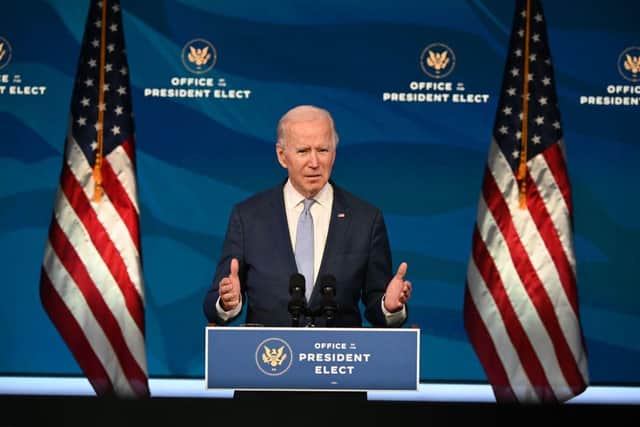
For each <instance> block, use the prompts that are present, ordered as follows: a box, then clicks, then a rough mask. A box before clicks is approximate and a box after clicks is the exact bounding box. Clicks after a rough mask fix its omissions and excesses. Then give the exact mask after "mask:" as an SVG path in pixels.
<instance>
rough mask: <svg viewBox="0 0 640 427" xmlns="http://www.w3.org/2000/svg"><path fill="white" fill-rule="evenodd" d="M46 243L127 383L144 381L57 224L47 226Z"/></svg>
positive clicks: (95, 290) (92, 284)
mask: <svg viewBox="0 0 640 427" xmlns="http://www.w3.org/2000/svg"><path fill="white" fill-rule="evenodd" d="M49 242H50V243H51V247H52V248H53V250H54V251H55V253H56V255H57V256H58V258H59V259H60V262H61V263H62V265H64V267H65V269H66V270H67V272H68V273H69V276H70V277H71V278H72V279H73V282H74V283H75V285H77V288H78V289H79V290H80V292H81V293H82V295H84V298H85V301H86V303H87V305H88V306H89V309H90V310H91V312H92V313H93V316H94V317H95V319H96V321H97V322H98V323H99V324H100V326H101V328H102V330H103V332H104V334H105V336H106V337H107V339H108V340H109V343H110V344H111V347H112V348H113V351H114V352H115V355H116V357H117V359H118V361H119V363H120V366H121V367H122V370H123V371H124V373H125V375H126V376H127V379H128V380H129V382H132V381H136V382H139V381H146V374H145V373H144V372H143V370H142V369H141V368H140V366H139V365H138V363H137V362H136V360H135V358H134V357H133V355H132V354H131V351H130V349H129V346H128V345H127V343H126V341H125V338H124V335H123V333H122V330H121V329H120V325H119V324H118V322H117V320H116V318H115V316H114V314H113V313H112V312H111V310H110V309H109V306H108V305H107V304H106V302H105V301H104V298H103V295H102V293H101V292H100V290H99V289H98V288H97V287H96V285H95V283H94V282H93V280H92V279H91V277H90V275H89V272H88V271H87V269H86V266H85V264H84V263H83V262H82V260H81V259H80V257H79V256H78V253H77V252H76V249H75V248H74V247H73V245H72V244H71V242H70V241H69V240H68V239H67V236H66V234H65V233H64V231H63V230H62V229H61V228H60V226H59V224H58V222H57V221H53V222H52V223H51V228H50V232H49ZM54 322H55V323H59V322H60V319H58V318H54Z"/></svg>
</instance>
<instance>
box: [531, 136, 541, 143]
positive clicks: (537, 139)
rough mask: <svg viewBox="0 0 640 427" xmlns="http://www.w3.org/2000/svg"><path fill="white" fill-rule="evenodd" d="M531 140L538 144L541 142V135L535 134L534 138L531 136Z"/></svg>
mask: <svg viewBox="0 0 640 427" xmlns="http://www.w3.org/2000/svg"><path fill="white" fill-rule="evenodd" d="M531 141H532V142H533V143H534V144H536V145H537V144H540V136H539V135H533V138H531Z"/></svg>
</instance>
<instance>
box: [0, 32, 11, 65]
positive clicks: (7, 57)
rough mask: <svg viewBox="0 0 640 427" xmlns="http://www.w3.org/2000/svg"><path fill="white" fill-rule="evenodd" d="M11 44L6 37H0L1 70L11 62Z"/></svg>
mask: <svg viewBox="0 0 640 427" xmlns="http://www.w3.org/2000/svg"><path fill="white" fill-rule="evenodd" d="M11 54H12V50H11V44H9V41H8V40H7V39H5V38H4V37H0V70H2V69H3V68H4V67H6V66H7V65H9V62H11Z"/></svg>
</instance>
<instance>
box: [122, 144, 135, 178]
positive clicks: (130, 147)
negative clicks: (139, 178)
mask: <svg viewBox="0 0 640 427" xmlns="http://www.w3.org/2000/svg"><path fill="white" fill-rule="evenodd" d="M120 147H121V148H122V149H123V150H124V152H125V153H127V156H128V157H129V160H131V165H132V166H133V170H132V172H135V167H136V150H135V144H134V143H133V136H131V137H129V138H127V139H125V140H124V141H123V142H122V144H120Z"/></svg>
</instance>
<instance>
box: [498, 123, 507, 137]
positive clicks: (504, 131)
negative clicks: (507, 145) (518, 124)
mask: <svg viewBox="0 0 640 427" xmlns="http://www.w3.org/2000/svg"><path fill="white" fill-rule="evenodd" d="M508 131H509V129H508V128H507V127H506V126H505V125H502V126H500V128H499V129H498V132H500V133H501V134H503V135H506V134H507V132H508Z"/></svg>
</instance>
